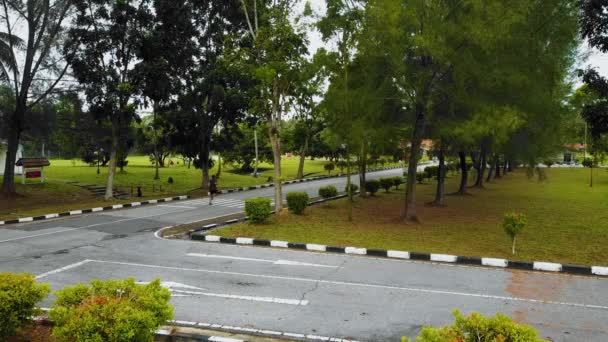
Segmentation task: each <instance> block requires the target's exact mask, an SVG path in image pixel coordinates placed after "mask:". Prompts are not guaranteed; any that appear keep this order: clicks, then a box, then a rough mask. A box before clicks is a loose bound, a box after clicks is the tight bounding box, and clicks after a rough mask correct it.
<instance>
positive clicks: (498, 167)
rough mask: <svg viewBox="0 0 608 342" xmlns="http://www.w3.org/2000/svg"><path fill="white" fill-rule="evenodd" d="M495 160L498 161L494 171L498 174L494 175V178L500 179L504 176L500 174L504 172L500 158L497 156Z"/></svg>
mask: <svg viewBox="0 0 608 342" xmlns="http://www.w3.org/2000/svg"><path fill="white" fill-rule="evenodd" d="M495 159H496V166H495V167H494V169H495V171H496V173H495V175H494V178H500V177H502V175H501V173H500V170H502V169H501V166H500V156H499V155H496V157H495Z"/></svg>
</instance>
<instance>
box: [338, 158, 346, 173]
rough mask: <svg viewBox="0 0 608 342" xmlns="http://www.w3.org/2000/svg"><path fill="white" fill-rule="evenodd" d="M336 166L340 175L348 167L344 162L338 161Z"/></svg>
mask: <svg viewBox="0 0 608 342" xmlns="http://www.w3.org/2000/svg"><path fill="white" fill-rule="evenodd" d="M336 166H338V168H339V169H340V173H344V169H346V167H347V166H348V164H347V163H346V162H345V161H344V160H340V161H339V162H337V163H336Z"/></svg>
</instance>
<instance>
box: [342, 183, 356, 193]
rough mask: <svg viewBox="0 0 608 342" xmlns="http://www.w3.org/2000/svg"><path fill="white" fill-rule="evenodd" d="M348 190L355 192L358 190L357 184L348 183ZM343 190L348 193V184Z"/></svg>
mask: <svg viewBox="0 0 608 342" xmlns="http://www.w3.org/2000/svg"><path fill="white" fill-rule="evenodd" d="M350 191H351V192H352V193H353V194H354V193H355V192H357V191H359V186H358V185H357V184H354V183H350ZM344 192H346V193H348V186H345V187H344Z"/></svg>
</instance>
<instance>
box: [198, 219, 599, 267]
mask: <svg viewBox="0 0 608 342" xmlns="http://www.w3.org/2000/svg"><path fill="white" fill-rule="evenodd" d="M220 226H221V225H220ZM191 239H192V240H196V241H203V242H215V243H224V244H232V245H235V244H236V245H248V246H264V247H275V248H289V249H297V250H306V251H312V252H320V253H338V254H349V255H362V256H370V257H380V258H387V259H396V260H416V261H429V262H435V263H447V264H460V265H468V266H484V267H491V268H501V269H518V270H527V271H538V272H546V273H565V274H574V275H583V276H608V267H603V266H584V265H568V264H558V263H551V262H542V261H534V262H527V261H513V260H507V259H497V258H476V257H468V256H456V255H448V254H432V253H419V252H406V251H394V250H384V249H366V248H360V247H340V246H326V245H320V244H312V243H300V242H289V241H278V240H262V239H253V238H245V237H238V238H226V237H220V236H217V235H207V234H205V233H204V231H198V232H195V233H192V235H191Z"/></svg>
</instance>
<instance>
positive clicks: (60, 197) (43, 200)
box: [0, 156, 337, 220]
mask: <svg viewBox="0 0 608 342" xmlns="http://www.w3.org/2000/svg"><path fill="white" fill-rule="evenodd" d="M128 161H129V164H128V166H127V167H125V169H124V172H118V174H117V175H116V179H115V186H117V187H118V188H119V189H121V190H123V191H125V192H127V193H131V191H136V188H137V186H141V187H142V191H143V198H144V199H151V198H161V197H167V196H170V195H177V194H179V195H183V194H196V192H195V190H196V189H197V188H199V187H200V185H201V178H202V176H201V171H200V170H197V169H195V168H194V167H191V168H188V167H187V166H186V165H184V164H183V162H182V161H181V160H179V159H177V158H174V159H173V164H174V165H172V166H167V167H165V168H161V169H160V180H158V181H155V180H154V167H153V166H152V164H151V163H150V160H149V158H148V157H147V156H130V157H129V158H128ZM298 162H299V159H298V158H297V157H284V159H283V161H282V171H283V178H284V179H286V180H289V179H294V178H295V177H296V176H297V172H298ZM326 163H327V161H326V160H306V162H305V165H304V174H305V177H313V176H318V175H322V174H327V172H326V171H325V170H324V169H323V166H324V165H325V164H326ZM100 171H101V172H100V174H99V175H98V174H97V167H96V166H89V165H87V164H85V163H83V162H81V161H80V160H61V159H54V160H51V166H50V167H48V168H45V176H46V178H47V182H46V183H44V184H29V185H27V186H22V185H21V177H20V176H17V180H16V181H17V192H18V194H19V196H18V197H17V198H10V199H2V198H0V220H8V219H14V218H18V217H28V216H35V215H43V214H48V213H52V212H60V211H66V210H73V209H83V208H91V207H97V206H103V205H109V204H110V203H123V202H131V201H112V202H106V201H103V200H101V199H100V198H98V197H95V196H92V195H91V193H89V192H88V191H86V190H84V189H82V188H80V187H77V186H73V185H70V184H68V183H70V182H79V183H86V184H95V185H104V184H105V181H106V177H107V168H106V167H102V168H101V169H100ZM211 172H212V173H215V172H217V166H216V167H215V168H214V169H213V170H212V171H211ZM336 172H337V170H336ZM260 173H261V175H260V176H258V177H253V176H251V175H249V174H242V173H240V172H238V171H237V170H234V169H233V168H232V167H230V166H223V167H222V175H221V178H220V181H219V183H218V185H219V187H220V188H223V189H228V188H235V187H243V186H250V185H258V184H264V183H267V182H268V177H269V176H272V175H273V173H274V171H273V169H272V165H271V164H267V163H261V164H260ZM169 177H172V178H173V184H169V183H168V178H169ZM1 179H2V177H0V180H1ZM161 189H162V190H161Z"/></svg>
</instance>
